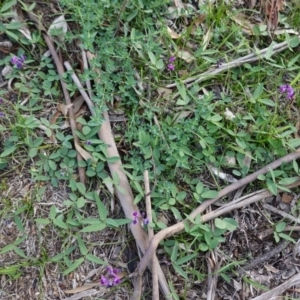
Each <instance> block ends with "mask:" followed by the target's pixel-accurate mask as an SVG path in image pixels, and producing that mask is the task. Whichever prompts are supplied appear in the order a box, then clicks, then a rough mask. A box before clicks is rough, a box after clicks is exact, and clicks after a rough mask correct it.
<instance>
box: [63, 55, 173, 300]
mask: <svg viewBox="0 0 300 300" xmlns="http://www.w3.org/2000/svg"><path fill="white" fill-rule="evenodd" d="M87 57H88V60H89V62H91V60H92V59H93V58H94V55H93V54H92V53H89V52H88V53H87ZM64 64H65V67H66V69H67V70H68V71H72V74H71V77H72V79H73V81H74V83H75V84H76V85H77V87H78V89H79V91H80V93H81V95H82V97H83V98H84V100H85V101H86V103H87V105H88V107H89V109H90V111H91V114H92V115H94V116H95V110H94V105H93V103H92V101H91V99H90V98H89V96H88V94H87V93H86V91H85V90H84V88H83V87H82V85H81V83H80V81H79V79H78V78H77V76H76V74H75V73H74V71H73V69H72V67H71V65H70V64H69V63H68V62H65V63H64ZM94 71H95V72H97V73H98V70H94ZM98 80H100V78H99V79H98ZM103 117H104V121H103V123H102V125H101V128H100V130H99V132H98V135H99V138H100V139H101V140H102V141H103V142H104V143H105V144H106V145H107V146H108V147H107V152H108V156H109V157H120V156H119V152H118V149H117V146H116V143H115V140H114V137H113V134H112V130H111V126H110V121H109V116H108V112H107V111H104V112H103ZM108 167H109V170H110V173H111V174H117V175H118V177H119V179H120V182H119V186H120V187H121V189H122V190H123V191H122V193H121V192H120V191H119V190H118V189H116V190H115V193H116V195H117V197H118V199H119V201H120V204H121V206H122V208H123V211H124V213H125V216H126V218H128V219H132V218H133V213H134V212H137V211H139V209H138V207H137V206H136V205H135V204H134V203H133V199H134V197H133V194H132V191H131V187H130V185H129V182H128V179H127V176H126V175H125V173H124V172H123V167H122V162H121V159H119V160H118V161H117V162H115V163H108ZM129 227H130V229H131V232H132V234H133V236H134V238H135V240H136V242H137V244H138V246H139V248H140V250H141V251H142V253H143V254H144V253H145V251H146V249H147V247H148V243H149V242H148V238H147V234H146V232H145V231H144V230H143V228H142V226H140V224H136V225H134V224H133V223H131V224H129ZM154 258H155V257H154ZM153 263H154V264H155V267H156V270H157V275H158V280H159V284H160V287H161V289H162V292H163V293H164V295H165V297H166V299H173V297H172V295H171V294H170V291H169V287H168V284H167V281H166V278H165V276H164V273H163V271H162V269H161V267H160V265H159V264H158V261H157V259H155V260H154V261H153ZM137 286H138V285H137ZM135 292H136V291H135ZM137 294H138V293H137ZM135 300H138V298H136V299H135Z"/></svg>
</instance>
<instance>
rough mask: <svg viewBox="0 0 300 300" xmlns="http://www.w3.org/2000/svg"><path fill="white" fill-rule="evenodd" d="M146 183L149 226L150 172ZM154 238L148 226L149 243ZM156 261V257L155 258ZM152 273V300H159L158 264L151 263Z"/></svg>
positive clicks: (150, 216) (145, 175)
mask: <svg viewBox="0 0 300 300" xmlns="http://www.w3.org/2000/svg"><path fill="white" fill-rule="evenodd" d="M144 182H145V198H146V212H147V219H148V221H149V224H151V223H152V208H151V196H150V192H151V191H150V183H149V174H148V171H147V170H145V171H144ZM153 236H154V232H153V228H152V227H150V226H148V241H151V239H152V238H153ZM153 260H155V257H153ZM151 271H152V299H153V300H159V288H158V277H157V268H156V264H155V263H153V261H152V262H151Z"/></svg>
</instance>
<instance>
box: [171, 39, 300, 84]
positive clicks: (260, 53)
mask: <svg viewBox="0 0 300 300" xmlns="http://www.w3.org/2000/svg"><path fill="white" fill-rule="evenodd" d="M296 36H298V37H300V35H296ZM288 47H289V45H288V42H282V43H279V44H277V45H274V46H273V49H272V55H273V54H275V53H278V52H282V51H284V50H285V49H287V48H288ZM269 48H270V46H269V47H267V48H264V49H262V50H258V49H257V50H256V53H252V54H249V55H246V56H243V57H241V58H238V59H236V60H233V61H231V62H229V63H222V64H221V65H220V66H219V67H215V69H211V70H208V71H207V72H204V73H201V74H200V75H196V76H193V77H189V78H187V79H185V80H183V81H182V82H183V83H185V84H188V83H190V84H189V85H188V86H191V85H193V84H195V83H198V82H202V81H204V80H207V79H209V78H211V77H213V76H214V75H217V74H219V73H222V72H224V71H227V70H229V69H232V68H235V67H238V66H241V65H243V64H245V63H250V62H255V61H258V60H260V59H264V58H267V57H268V55H269V53H268V51H269ZM175 86H176V83H172V84H169V85H167V86H166V88H172V87H175Z"/></svg>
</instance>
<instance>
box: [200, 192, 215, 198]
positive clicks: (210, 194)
mask: <svg viewBox="0 0 300 300" xmlns="http://www.w3.org/2000/svg"><path fill="white" fill-rule="evenodd" d="M218 195H219V193H218V192H217V191H212V190H209V191H205V192H204V193H202V194H201V197H202V198H205V199H213V198H216V197H218Z"/></svg>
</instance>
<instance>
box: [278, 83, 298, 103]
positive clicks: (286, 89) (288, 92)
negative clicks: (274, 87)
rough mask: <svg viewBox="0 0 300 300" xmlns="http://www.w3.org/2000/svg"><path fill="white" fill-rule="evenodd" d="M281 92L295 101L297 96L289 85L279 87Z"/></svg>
mask: <svg viewBox="0 0 300 300" xmlns="http://www.w3.org/2000/svg"><path fill="white" fill-rule="evenodd" d="M279 92H280V93H282V94H286V96H287V98H288V99H289V100H290V99H293V98H294V96H295V91H294V89H293V88H292V87H291V86H290V85H289V84H284V85H281V86H280V87H279Z"/></svg>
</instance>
